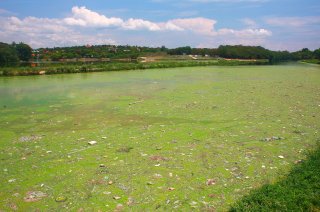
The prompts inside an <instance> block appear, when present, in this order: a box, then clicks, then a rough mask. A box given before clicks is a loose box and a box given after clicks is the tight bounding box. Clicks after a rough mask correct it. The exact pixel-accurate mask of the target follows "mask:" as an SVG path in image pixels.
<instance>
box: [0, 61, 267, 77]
mask: <svg viewBox="0 0 320 212" xmlns="http://www.w3.org/2000/svg"><path fill="white" fill-rule="evenodd" d="M264 64H267V61H266V60H259V61H238V60H232V61H226V60H197V61H196V60H176V61H159V62H148V63H142V62H111V63H93V64H86V63H77V64H72V63H69V64H68V63H58V64H45V65H42V66H40V67H5V68H1V69H0V76H26V75H39V74H62V73H86V72H103V71H122V70H137V69H155V68H174V67H194V66H212V65H219V66H225V65H227V66H235V65H264Z"/></svg>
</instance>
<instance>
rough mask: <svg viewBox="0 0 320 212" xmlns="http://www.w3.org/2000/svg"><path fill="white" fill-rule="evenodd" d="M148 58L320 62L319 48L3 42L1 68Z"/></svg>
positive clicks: (0, 57)
mask: <svg viewBox="0 0 320 212" xmlns="http://www.w3.org/2000/svg"><path fill="white" fill-rule="evenodd" d="M149 55H201V56H208V57H216V58H233V59H235V58H237V59H267V60H269V62H270V63H277V62H282V61H290V60H307V59H318V60H319V59H320V48H319V49H316V50H314V51H311V50H309V49H307V48H304V49H302V50H300V51H296V52H288V51H271V50H268V49H265V48H263V47H261V46H242V45H235V46H231V45H221V46H219V47H218V48H191V47H190V46H185V47H178V48H173V49H168V48H166V47H165V46H162V47H143V46H129V45H118V46H116V45H95V46H91V45H86V46H73V47H55V48H39V49H34V50H33V49H32V48H31V47H30V46H29V45H28V44H25V43H18V44H17V43H12V44H6V43H1V42H0V66H15V65H17V64H19V62H21V61H30V60H48V61H59V60H62V59H74V58H110V59H121V58H130V59H136V58H138V57H143V56H149Z"/></svg>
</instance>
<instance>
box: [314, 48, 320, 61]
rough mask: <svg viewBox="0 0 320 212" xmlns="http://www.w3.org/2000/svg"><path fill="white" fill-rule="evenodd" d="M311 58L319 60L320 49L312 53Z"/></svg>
mask: <svg viewBox="0 0 320 212" xmlns="http://www.w3.org/2000/svg"><path fill="white" fill-rule="evenodd" d="M313 57H314V58H315V59H318V60H320V48H319V49H316V50H314V52H313Z"/></svg>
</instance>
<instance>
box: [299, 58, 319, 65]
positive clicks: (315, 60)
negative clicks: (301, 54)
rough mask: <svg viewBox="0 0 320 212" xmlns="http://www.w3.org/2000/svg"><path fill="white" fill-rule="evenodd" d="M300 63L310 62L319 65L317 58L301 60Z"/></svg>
mask: <svg viewBox="0 0 320 212" xmlns="http://www.w3.org/2000/svg"><path fill="white" fill-rule="evenodd" d="M301 62H302V63H311V64H318V65H320V60H318V59H309V60H301Z"/></svg>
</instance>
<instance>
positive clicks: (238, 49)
mask: <svg viewBox="0 0 320 212" xmlns="http://www.w3.org/2000/svg"><path fill="white" fill-rule="evenodd" d="M218 54H219V56H221V57H225V58H239V59H268V58H269V57H270V51H269V50H267V49H265V48H263V47H261V46H242V45H237V46H229V45H226V46H219V48H218Z"/></svg>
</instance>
